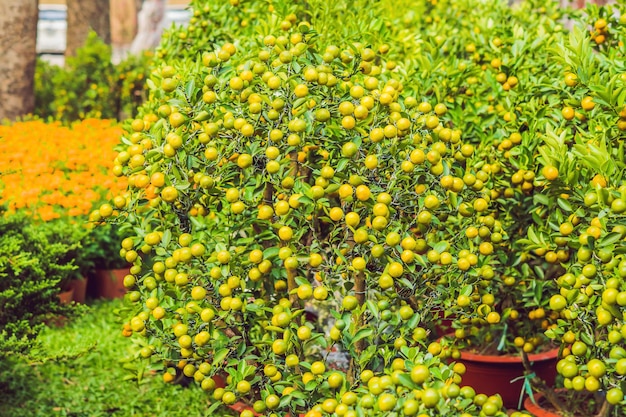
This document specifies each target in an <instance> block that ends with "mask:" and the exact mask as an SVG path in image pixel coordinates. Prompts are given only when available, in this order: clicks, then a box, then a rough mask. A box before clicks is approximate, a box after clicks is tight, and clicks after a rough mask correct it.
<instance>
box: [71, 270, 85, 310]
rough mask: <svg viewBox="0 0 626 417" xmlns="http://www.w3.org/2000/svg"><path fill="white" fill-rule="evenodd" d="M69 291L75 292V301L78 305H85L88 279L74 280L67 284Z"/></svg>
mask: <svg viewBox="0 0 626 417" xmlns="http://www.w3.org/2000/svg"><path fill="white" fill-rule="evenodd" d="M67 288H68V289H72V290H73V291H74V298H73V300H74V301H75V302H77V303H81V304H84V303H85V297H86V295H87V277H82V278H80V279H73V280H71V281H70V282H69V283H68V284H67Z"/></svg>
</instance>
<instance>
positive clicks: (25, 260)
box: [0, 209, 80, 357]
mask: <svg viewBox="0 0 626 417" xmlns="http://www.w3.org/2000/svg"><path fill="white" fill-rule="evenodd" d="M5 214H6V213H5V211H4V209H2V210H1V211H0V357H4V356H15V355H26V354H28V352H29V350H30V349H31V347H32V345H33V343H34V340H35V338H36V336H37V334H38V333H39V331H41V329H42V328H43V327H44V326H45V324H46V322H47V321H51V320H54V319H55V317H57V316H58V315H59V314H69V313H70V312H71V310H70V308H68V307H67V306H64V305H61V304H60V302H59V299H58V297H57V295H58V293H59V291H60V286H59V284H60V283H61V281H63V280H67V279H70V277H71V276H72V274H73V273H74V271H75V270H76V268H77V266H76V265H75V264H74V256H73V254H75V253H76V251H77V250H79V249H80V244H79V243H78V240H77V239H75V238H74V236H72V235H71V234H69V233H68V232H67V231H64V228H62V227H61V228H58V227H56V226H55V225H54V224H52V223H33V222H32V220H31V219H30V218H29V217H28V216H26V215H24V214H14V215H8V216H7V215H5Z"/></svg>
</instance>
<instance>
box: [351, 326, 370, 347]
mask: <svg viewBox="0 0 626 417" xmlns="http://www.w3.org/2000/svg"><path fill="white" fill-rule="evenodd" d="M373 334H374V329H372V328H371V327H365V328H363V329H361V330H359V331H358V332H356V334H355V335H354V337H353V338H352V343H353V344H354V343H356V342H358V341H359V340H361V339H365V338H366V337H370V336H372V335H373Z"/></svg>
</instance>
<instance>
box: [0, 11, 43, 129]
mask: <svg viewBox="0 0 626 417" xmlns="http://www.w3.org/2000/svg"><path fill="white" fill-rule="evenodd" d="M38 2H39V0H0V10H2V12H0V56H1V57H2V59H0V74H2V79H1V80H0V121H1V120H2V119H5V118H8V119H10V120H15V119H16V118H18V117H20V116H24V115H26V114H28V113H32V112H33V110H34V109H35V94H34V90H33V88H34V83H35V63H36V60H37V50H36V48H37V19H38V6H39V5H38Z"/></svg>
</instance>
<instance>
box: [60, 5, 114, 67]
mask: <svg viewBox="0 0 626 417" xmlns="http://www.w3.org/2000/svg"><path fill="white" fill-rule="evenodd" d="M110 16H111V6H110V2H109V0H67V46H66V48H65V56H66V57H69V56H74V55H76V50H77V49H78V48H80V47H81V46H83V45H84V44H85V40H86V39H87V35H88V34H89V31H90V30H92V29H93V30H94V31H95V32H96V33H97V34H98V36H99V37H100V39H102V41H104V43H106V44H107V45H110V44H111V18H110Z"/></svg>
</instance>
